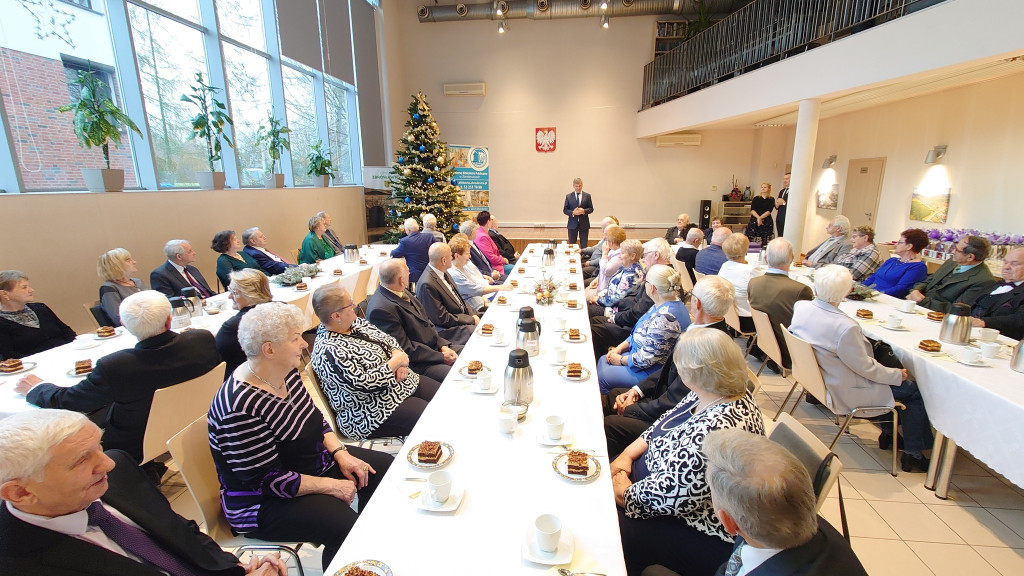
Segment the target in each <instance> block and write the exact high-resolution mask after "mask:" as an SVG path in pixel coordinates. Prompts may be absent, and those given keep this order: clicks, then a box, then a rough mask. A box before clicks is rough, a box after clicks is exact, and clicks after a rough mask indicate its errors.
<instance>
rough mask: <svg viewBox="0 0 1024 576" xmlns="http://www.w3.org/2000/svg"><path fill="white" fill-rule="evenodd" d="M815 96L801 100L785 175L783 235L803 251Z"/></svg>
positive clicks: (809, 202)
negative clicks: (784, 226) (787, 182)
mask: <svg viewBox="0 0 1024 576" xmlns="http://www.w3.org/2000/svg"><path fill="white" fill-rule="evenodd" d="M820 112H821V102H820V101H819V100H813V99H810V100H801V101H800V110H799V111H798V113H797V118H796V137H795V139H794V142H793V168H792V169H791V170H790V178H789V201H788V202H787V206H788V208H787V209H786V233H785V235H784V236H785V238H786V240H789V242H790V243H791V244H793V251H794V252H795V253H797V254H800V253H801V252H803V241H804V224H805V223H806V222H807V212H808V211H809V210H810V207H811V206H812V204H813V203H814V201H815V200H814V198H813V197H812V194H811V174H812V173H813V171H814V145H815V143H816V142H817V140H818V116H819V114H820Z"/></svg>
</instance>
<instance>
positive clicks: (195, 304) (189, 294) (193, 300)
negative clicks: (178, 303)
mask: <svg viewBox="0 0 1024 576" xmlns="http://www.w3.org/2000/svg"><path fill="white" fill-rule="evenodd" d="M181 297H182V298H184V299H185V300H186V301H187V302H188V304H189V306H188V309H189V313H190V314H191V315H192V316H202V315H203V299H202V297H201V296H199V290H196V289H195V287H193V286H186V287H184V288H182V289H181Z"/></svg>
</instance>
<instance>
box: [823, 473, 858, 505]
mask: <svg viewBox="0 0 1024 576" xmlns="http://www.w3.org/2000/svg"><path fill="white" fill-rule="evenodd" d="M840 480H842V481H841V482H836V483H835V484H833V485H832V490H830V491H829V493H828V495H827V496H825V497H826V498H839V485H840V484H842V488H843V499H844V500H847V499H849V500H863V499H864V497H863V496H861V495H860V492H858V491H857V489H856V488H854V487H853V485H852V484H850V483H849V482H847V481H846V480H843V479H842V478H841V477H840Z"/></svg>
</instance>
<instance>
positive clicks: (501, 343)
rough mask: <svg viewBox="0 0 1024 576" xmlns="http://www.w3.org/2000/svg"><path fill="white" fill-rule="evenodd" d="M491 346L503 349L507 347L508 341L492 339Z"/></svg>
mask: <svg viewBox="0 0 1024 576" xmlns="http://www.w3.org/2000/svg"><path fill="white" fill-rule="evenodd" d="M491 346H497V347H499V348H504V347H505V346H508V340H498V339H497V338H493V339H491Z"/></svg>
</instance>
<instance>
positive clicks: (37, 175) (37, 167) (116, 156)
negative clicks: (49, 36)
mask: <svg viewBox="0 0 1024 576" xmlns="http://www.w3.org/2000/svg"><path fill="white" fill-rule="evenodd" d="M114 90H115V94H116V90H117V87H116V86H115V87H114ZM12 93H13V94H12ZM0 94H2V95H3V99H4V109H5V110H6V113H7V122H8V128H9V129H10V130H11V137H12V139H13V140H14V152H15V154H16V155H17V157H18V166H17V168H18V170H19V171H20V172H21V177H22V179H23V181H24V186H25V190H26V191H32V190H84V189H85V182H84V181H83V180H82V173H81V169H82V168H86V169H89V168H104V167H105V166H104V164H103V153H102V152H101V151H100V150H99V149H98V148H92V149H89V150H86V149H84V148H81V147H80V146H79V145H78V140H77V139H76V138H75V132H74V129H73V128H72V114H71V112H66V113H63V114H62V113H60V112H58V111H57V108H58V107H59V106H63V105H65V104H68V103H69V102H70V100H71V97H70V95H69V94H68V88H67V82H66V81H65V77H64V65H63V64H62V63H61V61H60V60H51V59H49V58H43V57H41V56H35V55H32V54H26V53H25V52H18V51H16V50H10V49H7V48H0ZM132 120H135V122H136V124H138V123H139V122H140V120H141V119H140V118H132ZM122 144H123V147H121V148H117V147H115V146H113V145H111V146H110V167H111V168H121V169H123V170H124V171H125V174H124V185H125V188H131V187H135V186H137V185H138V184H137V183H136V179H135V168H134V163H133V162H132V153H131V151H130V150H129V148H128V142H127V137H126V136H125V135H122ZM37 152H38V156H37V154H36V153H37Z"/></svg>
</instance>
